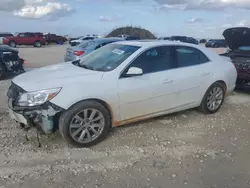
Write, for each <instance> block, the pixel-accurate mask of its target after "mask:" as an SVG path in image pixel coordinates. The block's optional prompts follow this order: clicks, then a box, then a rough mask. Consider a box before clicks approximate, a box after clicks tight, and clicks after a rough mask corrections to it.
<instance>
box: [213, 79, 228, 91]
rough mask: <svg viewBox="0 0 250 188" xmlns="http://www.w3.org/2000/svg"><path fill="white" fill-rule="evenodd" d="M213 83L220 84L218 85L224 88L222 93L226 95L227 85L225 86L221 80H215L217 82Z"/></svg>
mask: <svg viewBox="0 0 250 188" xmlns="http://www.w3.org/2000/svg"><path fill="white" fill-rule="evenodd" d="M214 83H220V84H222V85H223V87H224V92H225V94H226V93H227V84H226V82H225V81H223V80H217V81H216V82H214ZM214 83H213V84H214Z"/></svg>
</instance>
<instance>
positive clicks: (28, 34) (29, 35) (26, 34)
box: [25, 33, 35, 37]
mask: <svg viewBox="0 0 250 188" xmlns="http://www.w3.org/2000/svg"><path fill="white" fill-rule="evenodd" d="M25 36H26V37H34V36H35V35H34V34H33V33H25Z"/></svg>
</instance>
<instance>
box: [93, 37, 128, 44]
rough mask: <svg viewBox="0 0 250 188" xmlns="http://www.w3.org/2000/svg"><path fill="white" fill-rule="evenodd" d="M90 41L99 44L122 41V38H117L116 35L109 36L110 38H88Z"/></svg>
mask: <svg viewBox="0 0 250 188" xmlns="http://www.w3.org/2000/svg"><path fill="white" fill-rule="evenodd" d="M91 41H93V42H94V43H95V44H101V43H104V42H117V41H124V39H122V38H118V37H110V38H96V39H93V40H90V42H91Z"/></svg>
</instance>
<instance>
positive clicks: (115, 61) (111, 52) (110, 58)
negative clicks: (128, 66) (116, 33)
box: [79, 44, 140, 72]
mask: <svg viewBox="0 0 250 188" xmlns="http://www.w3.org/2000/svg"><path fill="white" fill-rule="evenodd" d="M139 48H140V47H138V46H130V45H124V44H108V45H106V46H104V47H102V48H99V49H98V50H95V51H94V52H92V53H91V54H89V55H86V56H85V57H83V58H82V60H81V61H80V62H79V66H80V67H84V68H87V69H91V70H97V71H104V72H106V71H111V70H113V69H115V68H116V67H118V66H119V65H120V64H121V63H122V62H123V61H125V60H126V59H127V58H128V57H129V56H130V55H132V54H133V53H134V52H135V51H137V50H138V49H139Z"/></svg>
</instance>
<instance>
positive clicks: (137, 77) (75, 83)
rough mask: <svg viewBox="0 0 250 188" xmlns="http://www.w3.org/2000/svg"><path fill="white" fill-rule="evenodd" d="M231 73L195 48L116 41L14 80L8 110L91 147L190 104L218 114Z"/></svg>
mask: <svg viewBox="0 0 250 188" xmlns="http://www.w3.org/2000/svg"><path fill="white" fill-rule="evenodd" d="M236 77H237V73H236V69H235V67H234V65H233V64H232V63H231V62H230V61H229V60H228V59H226V58H224V59H223V58H221V57H220V56H219V55H217V54H216V53H215V52H213V51H211V50H209V49H206V48H203V47H200V46H197V45H192V44H188V43H181V42H173V41H152V42H146V41H141V42H138V41H122V42H116V43H112V44H108V45H106V46H104V47H102V48H99V49H97V50H95V51H94V52H92V53H90V54H88V55H86V56H85V57H83V58H82V59H81V60H80V61H73V62H65V63H62V64H56V65H52V66H47V67H43V68H40V69H36V70H33V71H30V72H27V73H24V74H22V75H19V76H17V77H15V78H14V79H13V80H12V85H11V86H10V88H9V91H8V97H9V106H10V115H11V117H12V118H13V119H15V120H16V121H17V122H20V123H21V125H22V127H25V126H26V127H30V126H35V127H37V128H39V129H41V130H42V131H43V132H44V133H46V134H50V133H53V132H54V131H56V130H58V129H59V130H60V132H61V134H62V136H63V137H64V138H65V140H66V141H67V142H68V143H70V144H72V145H74V146H77V147H89V146H92V145H94V144H97V143H98V142H100V141H102V140H103V139H104V138H105V137H106V136H107V135H108V132H109V131H110V128H112V127H115V126H120V125H124V124H128V123H132V122H137V121H140V120H143V119H147V118H152V117H156V116H161V115H164V114H169V113H173V112H177V111H182V110H186V109H190V108H196V107H198V108H199V109H200V110H201V111H202V112H203V113H206V114H212V113H216V112H217V111H218V110H219V109H220V107H221V105H222V104H223V101H224V98H225V96H226V95H228V94H229V93H230V92H232V91H233V90H234V88H235V82H236Z"/></svg>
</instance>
